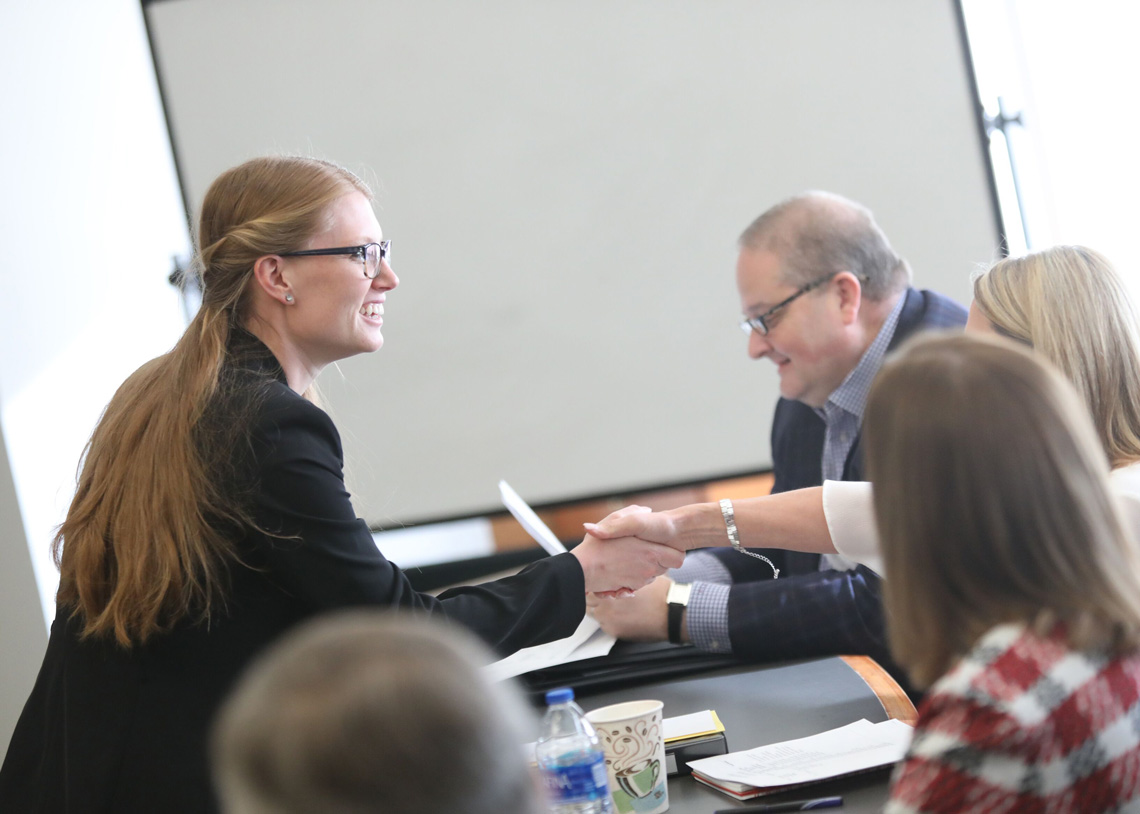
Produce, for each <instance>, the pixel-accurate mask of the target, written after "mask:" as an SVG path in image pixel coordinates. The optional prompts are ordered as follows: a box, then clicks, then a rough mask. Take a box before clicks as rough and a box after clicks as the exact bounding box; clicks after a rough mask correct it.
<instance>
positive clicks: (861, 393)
mask: <svg viewBox="0 0 1140 814" xmlns="http://www.w3.org/2000/svg"><path fill="white" fill-rule="evenodd" d="M905 301H906V297H899V301H898V302H897V303H895V307H894V308H892V309H891V312H890V313H889V314H888V315H887V318H886V319H885V320H884V321H883V326H882V327H881V328H879V333H878V335H877V336H876V337H875V340H874V341H873V342H872V343H871V344H870V346H869V347H868V348H867V350H865V351H864V352H863V356H862V358H860V359H859V364H857V365H855V368H854V369H853V370H852V371H851V372H850V373H848V374H847V378H845V379H844V380H843V384H841V385H839V387H837V388H835V390H834V391H833V392H832V394H831V395H830V396H828V397H827V403H826V404H825V405H824V406H823V409H822V410H817V412H818V413H819V414H820V415H821V416H823V417H824V419H825V420H826V418H827V416H828V414H831V413H833V412H834V411H835V410H836V409H839V410H843V411H844V412H847V413H850V414H851V415H853V416H855V417H856V418H857V419H859V421H862V420H863V408H864V406H866V404H867V395H868V394H869V393H870V392H871V383H872V382H873V381H874V380H875V374H876V373H878V372H879V368H880V367H882V364H883V357H884V356H886V354H887V348H889V347H890V344H891V340H892V339H893V338H894V336H895V328H897V327H898V324H899V314H901V313H902V307H903V303H904V302H905Z"/></svg>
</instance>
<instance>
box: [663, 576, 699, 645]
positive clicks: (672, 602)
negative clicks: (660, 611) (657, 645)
mask: <svg viewBox="0 0 1140 814" xmlns="http://www.w3.org/2000/svg"><path fill="white" fill-rule="evenodd" d="M692 591H693V586H692V585H688V584H686V583H683V582H673V583H670V585H669V592H668V593H667V594H665V603H666V604H667V605H668V607H669V641H671V642H672V643H673V644H681V618H682V617H683V616H684V615H685V608H687V607H688V606H689V594H690V593H692Z"/></svg>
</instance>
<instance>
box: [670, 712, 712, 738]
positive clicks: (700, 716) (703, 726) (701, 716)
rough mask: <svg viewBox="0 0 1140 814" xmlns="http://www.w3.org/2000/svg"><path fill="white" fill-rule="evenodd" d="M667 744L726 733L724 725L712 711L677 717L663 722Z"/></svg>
mask: <svg viewBox="0 0 1140 814" xmlns="http://www.w3.org/2000/svg"><path fill="white" fill-rule="evenodd" d="M661 729H662V732H663V734H664V736H665V742H666V743H669V742H670V741H676V740H683V739H685V738H695V737H697V736H698V735H715V734H716V733H717V732H723V731H724V724H722V723H721V722H720V718H718V717H717V715H716V713H715V712H713V711H712V710H711V709H706V710H702V711H700V712H690V713H689V714H688V715H676V716H674V717H672V718H666V719H665V720H663V721H662V722H661Z"/></svg>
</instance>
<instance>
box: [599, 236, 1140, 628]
mask: <svg viewBox="0 0 1140 814" xmlns="http://www.w3.org/2000/svg"><path fill="white" fill-rule="evenodd" d="M966 330H967V332H971V333H991V334H992V333H996V334H1000V335H1002V336H1004V337H1007V338H1010V339H1012V340H1014V341H1016V342H1018V343H1020V344H1022V345H1024V346H1026V347H1029V348H1032V349H1033V350H1034V351H1035V352H1036V353H1038V354H1040V355H1041V356H1042V357H1043V358H1045V359H1047V360H1048V361H1050V362H1052V363H1053V364H1054V365H1055V366H1056V367H1057V368H1058V369H1060V370H1061V372H1062V373H1064V375H1065V376H1066V377H1067V378H1068V379H1069V381H1070V382H1072V383H1073V384H1074V385H1075V387H1076V388H1077V392H1078V393H1079V394H1080V395H1081V396H1082V398H1083V400H1084V402H1085V404H1086V405H1087V406H1088V409H1089V412H1090V413H1091V415H1092V416H1093V425H1094V427H1095V428H1096V430H1097V435H1098V437H1099V439H1100V442H1101V446H1102V447H1103V449H1104V452H1105V455H1106V456H1107V458H1108V460H1109V463H1110V465H1111V467H1112V476H1111V478H1112V484H1113V488H1114V489H1115V490H1116V491H1117V493H1118V494H1119V495H1120V496H1121V497H1122V498H1123V502H1124V508H1125V510H1126V512H1127V513H1128V516H1129V519H1130V524H1131V526H1132V528H1134V529H1135V530H1136V531H1137V532H1138V534H1140V341H1138V338H1137V330H1138V323H1137V317H1136V313H1135V311H1134V309H1133V307H1132V304H1131V302H1130V300H1129V297H1128V294H1127V290H1126V289H1125V287H1124V285H1123V283H1122V282H1121V280H1120V278H1119V276H1118V275H1117V273H1116V271H1115V270H1114V269H1113V267H1112V265H1111V264H1110V263H1109V262H1108V260H1106V259H1105V258H1104V257H1103V256H1101V255H1100V254H1098V253H1097V252H1095V251H1092V250H1091V249H1087V248H1084V247H1082V246H1057V247H1054V248H1051V249H1046V250H1044V251H1041V252H1035V253H1033V254H1029V255H1026V256H1024V257H1018V258H1007V259H1005V260H1001V261H999V262H998V263H996V264H995V265H994V266H993V267H992V268H990V269H989V270H988V271H987V272H985V273H984V274H982V275H980V276H979V277H978V278H977V279H975V281H974V301H973V304H972V305H971V306H970V317H969V320H968V322H967V323H966ZM932 420H933V419H932ZM871 501H872V496H871V487H870V484H868V483H858V482H852V483H848V482H838V481H827V482H826V483H825V484H824V485H823V486H822V487H815V488H811V489H800V490H796V491H791V492H784V493H782V494H778V495H768V496H764V497H757V498H750V499H745V500H736V501H733V503H732V507H733V510H734V515H735V523H736V528H737V530H738V534H739V538H740V541H741V543H742V545H743V546H745V547H766V548H787V549H792V550H798V551H810V552H816V553H836V552H838V553H840V554H842V555H844V556H846V557H848V558H849V559H851V560H854V561H855V562H859V563H862V564H864V565H867V566H868V567H870V568H872V569H873V570H875V571H878V572H879V573H883V564H882V561H881V558H880V557H879V551H878V537H877V534H876V530H875V523H874V517H873V514H872V508H871ZM587 529H588V530H590V532H591V533H592V534H596V535H598V536H600V537H611V536H612V537H619V536H622V535H625V534H636V535H640V536H642V537H643V538H644V539H650V540H658V541H661V542H667V543H669V544H670V545H675V546H677V547H679V548H681V549H689V550H691V549H695V548H704V547H717V546H727V545H729V539H728V535H727V534H726V531H725V520H724V517H723V514H722V509H721V507H720V506H719V505H718V504H716V503H700V504H693V505H690V506H683V507H681V508H678V509H673V510H670V511H665V512H659V513H654V514H639V515H632V516H628V517H624V518H612V519H607V520H606V521H603V522H601V523H599V524H597V525H588V526H587ZM725 553H728V554H730V555H731V552H725ZM703 556H711V552H710V554H704V555H697V556H694V557H690V558H689V560H690V563H691V564H690V565H687V566H686V569H685V570H688V569H689V568H690V567H693V566H695V565H696V564H697V561H698V560H699V558H700V557H703ZM677 579H678V580H680V581H682V582H685V581H688V580H686V579H685V578H684V570H683V571H682V572H681V574H680V575H679V576H677ZM667 584H668V580H657V581H656V582H655V583H654V584H652V585H650V586H649V587H647V588H645V589H642V590H641V591H639V592H638V593H637V595H636V596H635V597H634V598H633V599H621V600H606V599H601V598H596V599H591V600H590V601H591V603H592V604H593V605H594V607H593V608H592V609H591V612H592V613H594V614H595V615H596V616H597V617H598V619H599V621H601V623H602V626H603V627H604V628H605V629H606V630H608V631H609V632H611V633H614V634H616V635H618V636H624V637H628V638H648V639H655V638H656V639H664V638H665V629H666V604H665V589H666V587H667ZM687 625H688V619H687V617H684V618H682V633H685V632H686V631H687ZM755 635H757V636H763V635H765V633H764V631H762V630H757V631H755Z"/></svg>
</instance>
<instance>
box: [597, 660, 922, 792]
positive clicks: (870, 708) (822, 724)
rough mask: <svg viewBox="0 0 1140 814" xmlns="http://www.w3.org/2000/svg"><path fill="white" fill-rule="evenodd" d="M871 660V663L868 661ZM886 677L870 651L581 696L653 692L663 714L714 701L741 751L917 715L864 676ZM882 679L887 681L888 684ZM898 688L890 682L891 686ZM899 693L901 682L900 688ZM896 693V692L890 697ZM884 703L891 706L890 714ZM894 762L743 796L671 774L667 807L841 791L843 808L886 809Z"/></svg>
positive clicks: (626, 697)
mask: <svg viewBox="0 0 1140 814" xmlns="http://www.w3.org/2000/svg"><path fill="white" fill-rule="evenodd" d="M867 665H870V667H869V668H868V666H867ZM875 671H878V672H879V673H881V676H880V677H886V673H885V672H883V671H882V668H880V667H878V665H876V664H875V663H874V662H873V661H871V660H870V659H851V658H848V659H844V658H838V657H836V658H827V659H819V660H813V661H805V662H795V663H787V664H779V665H747V666H740V667H729V668H724V669H720V670H716V671H714V672H709V673H701V674H698V675H693V676H687V677H683V678H675V679H667V680H662V681H650V682H646V683H641V684H639V685H637V686H635V687H624V688H622V689H619V690H613V691H609V692H602V693H590V692H589V691H583V692H582V693H580V694H579V696H578V699H577V700H578V703H579V704H580V705H581V706H582V708H583V709H585V710H586V711H589V710H591V709H596V708H598V707H602V706H605V705H607V704H615V703H618V702H620V701H632V700H635V699H639V698H655V699H658V700H660V701H663V702H664V704H665V710H664V714H665V717H667V718H671V717H674V716H677V715H685V714H687V713H690V712H699V711H701V710H704V709H714V710H716V712H717V715H719V716H720V719H721V722H722V723H724V726H725V735H726V737H727V739H728V749H729V751H731V752H739V751H743V750H745V749H753V748H755V747H757V746H764V745H766V744H769V743H776V742H779V741H785V740H791V739H793V738H801V737H805V736H807V735H814V734H817V733H819V732H823V731H825V730H828V729H833V728H835V727H839V726H843V725H844V724H849V723H851V722H852V721H857V720H859V719H860V718H866V719H867V720H869V721H871V722H873V723H877V722H879V721H884V720H886V719H887V718H888V717H897V718H900V719H903V720H907V719H908V718H909V720H907V722H908V723H913V710H914V708H913V706H910V704H909V701H906V700H905V696H902V699H903V701H902V703H901V706H900V702H899V699H898V695H896V694H894V691H895V690H897V684H893V682H892V681H891V680H890V678H889V677H886V679H885V684H884V683H883V682H881V681H875V680H872V681H871V683H872V684H875V685H876V688H877V690H878V692H879V693H881V694H882V695H883V698H880V696H879V695H877V694H876V691H875V690H872V688H871V686H870V685H869V684H868V682H867V681H866V680H865V679H864V678H863V677H861V673H862V674H863V675H866V676H868V678H872V679H874V678H875V675H874V673H875ZM884 687H886V689H885V690H884ZM892 688H893V689H892ZM897 692H898V694H901V690H898V691H897ZM892 696H893V697H892ZM884 704H886V708H890V709H892V713H893V714H892V716H888V714H887V712H886V711H885V708H884ZM889 779H890V770H889V769H881V770H877V771H874V772H870V773H866V774H862V775H858V776H855V777H849V778H843V779H839V780H832V781H829V782H826V783H819V784H814V785H811V786H808V787H806V788H804V789H800V790H799V791H792V792H784V793H782V794H778V795H776V794H773V795H768V796H765V797H762V798H757V799H754V800H750V801H748V802H740V801H738V800H736V799H734V798H732V797H729V796H728V795H726V794H723V793H721V792H718V791H715V790H713V789H711V788H709V787H707V786H705V785H703V784H701V783H699V782H697V781H696V780H694V779H693V778H692V777H691V776H679V777H672V778H670V780H669V811H670V812H672V814H711V812H713V811H714V810H717V809H732V808H738V807H743V806H746V805H755V804H757V803H774V802H779V801H785V800H795V799H808V798H814V797H827V796H831V795H840V796H842V797H843V808H842V809H839V811H844V812H848V814H851V813H852V812H864V811H866V812H871V811H881V810H882V808H883V806H884V804H885V803H886V800H887V785H888V781H889Z"/></svg>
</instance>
